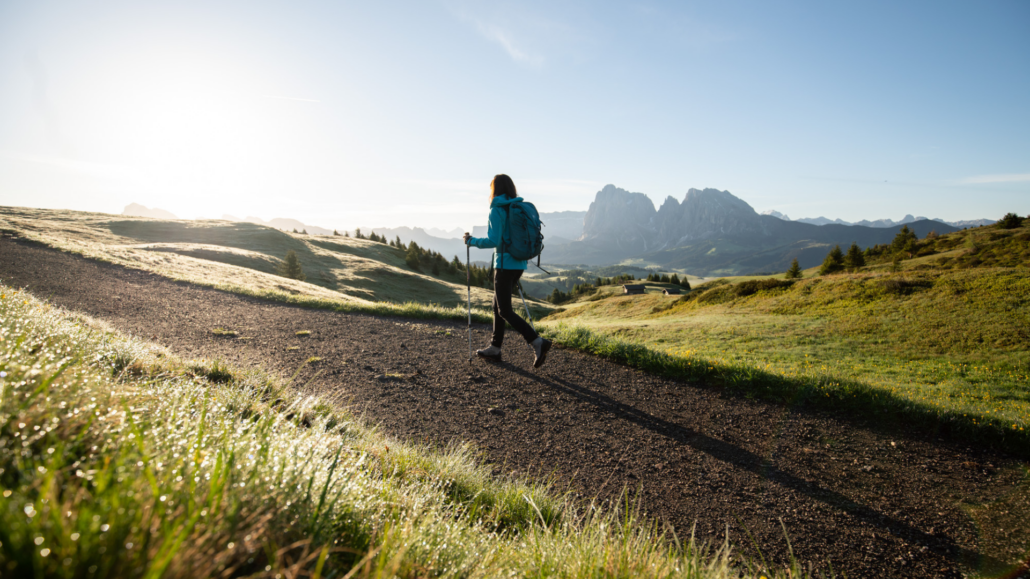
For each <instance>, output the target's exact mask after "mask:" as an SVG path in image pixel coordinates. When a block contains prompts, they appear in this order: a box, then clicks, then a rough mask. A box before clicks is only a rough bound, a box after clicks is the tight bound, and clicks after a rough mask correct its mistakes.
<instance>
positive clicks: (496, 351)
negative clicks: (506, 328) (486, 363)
mask: <svg viewBox="0 0 1030 579" xmlns="http://www.w3.org/2000/svg"><path fill="white" fill-rule="evenodd" d="M476 355H477V356H479V357H480V358H486V359H487V360H493V361H494V362H500V361H501V349H500V348H498V347H497V346H489V347H487V348H483V349H482V350H476Z"/></svg>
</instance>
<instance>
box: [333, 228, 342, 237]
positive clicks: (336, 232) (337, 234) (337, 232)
mask: <svg viewBox="0 0 1030 579" xmlns="http://www.w3.org/2000/svg"><path fill="white" fill-rule="evenodd" d="M333 236H334V237H339V236H340V232H339V231H337V230H335V229H334V230H333Z"/></svg>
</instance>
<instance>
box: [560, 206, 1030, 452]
mask: <svg viewBox="0 0 1030 579" xmlns="http://www.w3.org/2000/svg"><path fill="white" fill-rule="evenodd" d="M1028 238H1030V235H1028V234H1027V228H1026V227H1025V226H1024V227H1022V228H1019V229H1015V230H1001V229H998V228H994V227H990V228H978V229H973V230H967V231H962V232H956V233H954V234H951V235H950V236H941V237H940V238H938V240H937V243H938V244H940V245H942V246H944V250H945V251H946V253H944V254H943V255H942V254H936V255H933V254H931V255H923V256H919V255H915V256H913V257H912V258H911V259H908V260H905V261H902V262H901V263H900V264H899V266H900V267H897V266H892V264H890V263H888V264H876V265H871V266H868V267H866V268H862V269H860V270H858V271H854V272H851V273H842V274H837V275H829V276H817V275H815V271H814V270H810V271H807V272H805V277H804V278H803V279H801V280H798V281H795V282H793V283H790V282H786V281H782V282H775V281H774V282H763V281H762V280H782V277H783V276H782V275H781V276H750V277H740V278H722V279H719V280H715V281H711V282H707V283H705V284H702V285H699V286H697V287H696V288H695V290H694V291H692V292H690V293H689V294H688V295H685V296H681V297H676V296H664V295H661V289H662V288H663V287H665V285H664V284H656V283H648V293H647V294H646V295H642V296H623V295H621V288H618V287H603V288H600V289H599V290H598V291H597V292H595V293H594V294H592V295H589V296H584V297H581V298H580V299H579V300H578V301H576V302H573V303H569V304H563V309H562V311H560V312H557V313H554V314H552V315H550V316H549V317H547V318H546V319H545V320H543V322H542V325H543V326H544V327H546V328H548V330H549V331H550V332H551V334H552V335H553V336H555V337H557V338H559V339H560V340H562V341H564V342H565V343H567V344H578V347H581V348H582V349H585V350H587V351H595V352H597V353H602V354H603V352H604V351H609V352H610V354H609V357H614V358H619V357H626V356H628V354H624V353H619V348H620V347H626V346H637V347H642V348H645V349H646V351H647V354H646V355H645V354H644V353H640V354H633V355H631V356H630V357H632V356H638V355H639V356H642V358H640V360H641V361H640V362H639V363H638V364H637V365H640V366H642V367H647V368H650V369H651V370H652V371H656V372H662V373H667V374H673V375H680V376H686V377H697V378H699V379H705V380H708V381H716V382H719V381H722V382H724V383H727V384H731V385H736V386H739V387H740V388H741V389H742V390H743V391H744V392H745V394H746V395H759V394H762V395H766V396H772V397H774V398H787V399H795V398H797V397H799V396H802V395H803V394H804V393H807V394H804V396H803V397H804V398H806V399H809V400H812V401H815V400H820V399H821V400H822V402H823V403H825V404H827V405H829V406H835V407H843V408H849V409H851V410H853V411H854V412H857V413H858V414H859V415H862V414H864V415H867V416H869V417H870V418H879V419H882V415H879V414H877V413H880V412H883V411H885V410H889V411H891V412H894V413H897V414H898V415H899V416H902V417H912V416H918V417H920V418H922V419H925V420H927V421H929V422H931V423H941V424H950V425H952V427H954V428H956V429H959V430H961V431H963V432H964V433H965V434H963V436H971V437H974V438H975V437H981V436H983V437H987V438H989V439H991V440H995V441H1001V443H1002V444H1003V445H1004V446H1006V447H1009V448H1013V449H1016V450H1019V451H1020V452H1021V454H1023V455H1030V451H1028V450H1026V449H1027V448H1030V445H1027V443H1028V442H1030V436H1028V434H1030V433H1028V432H1027V431H1028V430H1030V275H1028V274H1030V269H1028V267H1027V266H1028V265H1030V259H1027V258H1026V256H1028V255H1030V253H1027V252H1026V247H1025V246H1027V239H1028ZM955 246H959V247H960V249H958V250H955V249H952V247H955ZM961 252H967V253H973V252H976V253H977V254H979V256H980V257H979V258H978V259H976V258H975V257H974V258H973V259H971V258H969V257H968V256H967V255H965V254H963V253H961ZM1013 254H1015V255H1017V256H1020V255H1022V256H1024V259H1023V261H1021V262H1016V263H1013V262H1012V259H1011V258H1010V257H1009V256H1011V255H1013ZM992 258H993V259H994V260H995V262H997V260H999V259H1002V260H1004V263H1005V264H1006V265H1008V266H1009V267H998V266H997V265H995V264H994V263H987V264H985V263H984V262H985V261H986V260H987V259H992ZM974 260H976V261H977V263H976V266H971V265H968V264H970V263H972V262H974ZM964 264H965V265H964ZM985 265H987V266H985ZM895 268H897V269H898V270H899V271H891V270H892V269H895ZM619 345H621V346H619ZM656 356H657V357H656ZM815 393H818V394H817V395H816V396H812V394H815ZM1020 446H1022V449H1021V450H1020Z"/></svg>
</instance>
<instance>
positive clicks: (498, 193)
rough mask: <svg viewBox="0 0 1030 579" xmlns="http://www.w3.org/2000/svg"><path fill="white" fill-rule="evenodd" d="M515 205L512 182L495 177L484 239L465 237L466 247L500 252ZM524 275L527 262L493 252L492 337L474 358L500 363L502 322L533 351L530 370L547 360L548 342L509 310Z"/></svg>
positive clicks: (504, 177) (502, 338) (519, 199)
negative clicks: (508, 209)
mask: <svg viewBox="0 0 1030 579" xmlns="http://www.w3.org/2000/svg"><path fill="white" fill-rule="evenodd" d="M516 201H522V198H521V197H518V196H517V194H516V192H515V182H514V181H512V180H511V177H509V176H507V175H497V176H495V177H494V180H493V181H491V182H490V221H489V227H488V228H487V233H486V237H472V236H471V235H469V234H468V233H466V234H465V243H466V244H467V245H471V246H473V247H478V248H480V249H490V248H500V247H501V240H502V239H504V236H505V235H506V233H507V232H506V231H505V230H504V229H505V227H506V226H507V223H508V214H507V210H506V207H507V205H509V204H511V203H514V202H516ZM502 266H503V269H502ZM524 271H526V261H524V260H521V259H515V258H514V257H512V256H511V255H509V254H507V253H500V252H499V251H496V252H494V335H493V339H492V340H490V346H489V347H487V348H483V349H482V350H477V351H476V354H477V355H479V356H480V357H482V358H487V359H490V360H495V361H500V359H501V344H502V343H503V342H504V322H508V323H509V324H511V327H513V328H515V331H517V332H518V333H520V334H522V337H523V338H525V340H526V342H527V343H528V344H529V345H530V346H532V347H533V352H534V353H535V354H536V359H535V360H534V362H533V367H534V368H539V367H540V366H543V364H544V361H545V360H546V359H547V351H548V350H550V349H551V341H550V340H546V339H544V338H541V337H540V335H539V334H537V333H536V331H535V330H534V329H533V327H532V326H530V325H529V324H528V323H527V322H526V320H524V319H522V318H521V317H519V315H518V314H516V313H515V310H514V309H512V307H511V290H512V286H514V285H515V284H516V283H517V282H518V281H519V278H520V277H522V272H524Z"/></svg>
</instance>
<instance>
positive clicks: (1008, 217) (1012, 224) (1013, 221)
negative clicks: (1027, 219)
mask: <svg viewBox="0 0 1030 579" xmlns="http://www.w3.org/2000/svg"><path fill="white" fill-rule="evenodd" d="M1021 225H1023V218H1022V217H1020V216H1018V215H1016V214H1015V213H1006V214H1005V217H1002V218H1001V221H999V222H998V226H1000V227H1001V228H1002V229H1015V228H1017V227H1019V226H1021Z"/></svg>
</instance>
